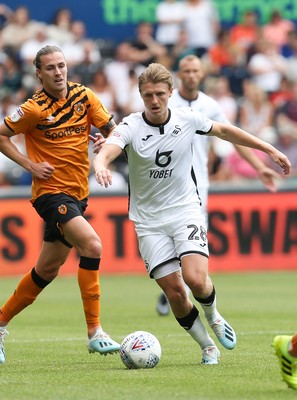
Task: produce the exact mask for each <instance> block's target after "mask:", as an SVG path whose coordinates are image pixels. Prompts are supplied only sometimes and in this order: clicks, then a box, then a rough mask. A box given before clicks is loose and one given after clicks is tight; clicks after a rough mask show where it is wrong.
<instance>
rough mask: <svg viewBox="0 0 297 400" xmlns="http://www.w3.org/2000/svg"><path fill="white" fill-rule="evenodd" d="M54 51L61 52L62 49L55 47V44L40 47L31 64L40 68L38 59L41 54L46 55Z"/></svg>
mask: <svg viewBox="0 0 297 400" xmlns="http://www.w3.org/2000/svg"><path fill="white" fill-rule="evenodd" d="M56 52H59V53H62V54H63V52H62V50H61V49H60V48H59V47H57V46H49V45H47V46H44V47H42V48H41V49H40V50H39V51H38V52H37V54H36V57H35V59H34V60H33V64H34V65H35V67H36V68H37V69H40V68H41V60H40V58H41V57H42V56H46V55H48V54H52V53H56Z"/></svg>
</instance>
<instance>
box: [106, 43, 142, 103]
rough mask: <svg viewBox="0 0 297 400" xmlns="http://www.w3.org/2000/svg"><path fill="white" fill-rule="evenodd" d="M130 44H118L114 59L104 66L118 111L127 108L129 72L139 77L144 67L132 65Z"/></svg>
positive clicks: (137, 64)
mask: <svg viewBox="0 0 297 400" xmlns="http://www.w3.org/2000/svg"><path fill="white" fill-rule="evenodd" d="M129 50H130V44H129V43H128V42H122V43H119V44H118V45H117V47H116V49H115V58H114V59H113V60H111V61H109V62H107V64H106V65H105V73H106V75H107V78H108V80H109V82H110V84H111V85H112V86H113V88H114V91H115V94H116V99H117V103H118V106H119V108H120V110H123V109H124V108H126V107H127V104H128V99H129V95H130V93H129V90H130V83H131V82H130V79H131V76H130V71H131V70H134V71H135V73H136V75H139V74H140V73H141V71H142V70H143V69H144V66H143V65H141V64H139V63H136V62H135V63H134V62H133V61H131V60H130V58H129Z"/></svg>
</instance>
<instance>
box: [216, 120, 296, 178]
mask: <svg viewBox="0 0 297 400" xmlns="http://www.w3.org/2000/svg"><path fill="white" fill-rule="evenodd" d="M212 122H213V125H212V129H211V131H210V132H209V135H213V136H217V137H219V138H220V139H223V140H227V141H229V142H231V143H234V144H239V145H242V146H247V147H251V148H253V149H258V150H261V151H263V152H264V153H267V154H268V155H269V156H270V157H271V159H272V160H273V161H274V162H275V163H276V164H278V165H279V166H280V167H281V168H282V170H283V172H284V174H285V175H289V174H290V170H291V163H290V161H289V159H288V157H287V156H286V155H285V154H283V153H282V152H281V151H279V150H277V149H276V148H275V147H274V146H272V145H271V144H270V143H267V142H265V141H264V140H261V139H259V138H257V137H256V136H254V135H251V134H250V133H248V132H246V131H244V130H243V129H240V128H238V127H237V126H234V125H230V124H222V123H218V122H215V121H212Z"/></svg>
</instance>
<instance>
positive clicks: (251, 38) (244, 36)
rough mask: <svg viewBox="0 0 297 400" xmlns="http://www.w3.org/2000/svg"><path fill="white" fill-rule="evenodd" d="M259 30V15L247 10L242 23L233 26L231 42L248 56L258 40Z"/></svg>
mask: <svg viewBox="0 0 297 400" xmlns="http://www.w3.org/2000/svg"><path fill="white" fill-rule="evenodd" d="M259 30H260V25H259V24H258V16H257V13H256V12H255V11H253V10H247V11H245V12H244V14H243V19H242V22H240V23H237V24H235V25H233V27H232V28H231V29H230V41H231V43H232V45H233V46H236V48H238V49H239V51H241V53H242V54H246V52H247V50H248V49H249V48H250V47H251V46H252V45H253V44H254V43H255V41H256V40H257V38H258V33H259Z"/></svg>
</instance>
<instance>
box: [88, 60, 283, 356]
mask: <svg viewBox="0 0 297 400" xmlns="http://www.w3.org/2000/svg"><path fill="white" fill-rule="evenodd" d="M138 83H139V90H140V94H141V97H142V99H143V102H144V106H145V111H144V112H143V113H142V112H138V113H134V114H130V115H129V116H128V117H125V118H124V119H123V121H122V122H121V123H120V124H119V125H118V126H117V127H116V128H115V129H114V130H113V132H112V134H111V136H110V137H109V138H108V139H107V141H106V143H105V144H104V145H103V146H102V149H101V150H100V152H99V154H97V155H96V157H95V159H94V170H95V176H96V179H97V181H98V183H99V184H101V185H103V186H105V187H108V185H110V184H112V177H111V171H110V170H109V169H108V165H109V164H110V163H111V162H112V161H113V160H114V159H115V158H116V157H118V156H119V155H120V154H121V152H122V150H124V151H125V153H126V156H127V160H128V165H129V186H130V192H129V197H130V198H129V218H130V219H131V220H132V221H133V222H134V225H135V230H136V233H137V237H138V241H139V249H140V253H141V256H142V258H143V260H144V263H145V266H146V269H147V272H148V274H149V276H150V277H151V278H153V279H155V280H156V282H157V283H158V285H159V286H160V288H161V289H162V290H163V291H164V293H165V294H166V296H167V298H168V301H169V303H170V306H171V309H172V312H173V314H174V316H175V318H176V320H177V322H178V323H179V324H180V325H181V326H182V327H183V328H184V329H185V330H186V331H187V332H188V333H189V334H190V335H191V337H192V338H193V339H194V340H195V341H196V342H197V343H198V344H199V346H200V348H201V350H202V363H203V364H217V363H218V362H219V357H220V352H219V350H218V348H217V346H216V344H215V342H214V341H213V339H212V338H211V337H210V335H209V334H208V332H207V330H206V328H205V327H204V325H203V323H202V320H201V318H200V315H199V311H198V309H197V308H196V306H195V305H194V304H193V303H192V301H191V300H190V298H189V296H188V295H187V292H186V289H185V285H184V283H186V284H187V285H188V286H189V288H190V289H191V292H192V294H193V297H194V298H195V300H197V302H198V303H199V304H200V306H201V307H202V309H203V311H204V314H205V317H206V320H207V322H208V324H209V325H210V327H211V329H212V330H213V332H214V333H215V335H216V337H217V339H218V340H219V342H220V343H221V345H222V346H224V347H225V348H227V349H230V350H231V349H233V348H234V347H235V345H236V334H235V332H234V330H233V328H232V327H231V325H230V324H229V323H227V322H226V320H225V319H224V318H223V317H222V316H221V315H220V313H219V311H218V310H217V307H216V293H215V289H214V286H213V284H212V281H211V279H210V277H209V275H208V255H209V253H208V245H207V231H206V221H205V218H204V215H203V214H202V212H201V205H200V198H199V196H198V191H197V186H196V184H195V181H194V179H193V176H192V143H193V140H194V137H195V135H215V136H218V137H220V138H221V139H225V140H228V141H231V142H236V143H237V144H241V145H244V146H249V147H253V148H257V149H258V150H261V151H263V152H265V153H267V154H269V155H270V157H271V158H272V159H273V161H274V162H276V163H277V164H279V165H280V166H281V167H282V169H283V171H284V173H285V175H287V174H289V172H290V166H291V164H290V161H289V160H288V158H287V157H286V156H285V155H284V154H283V153H281V152H279V151H278V150H277V149H276V148H274V147H273V146H272V145H270V144H268V143H266V142H264V141H262V140H260V139H258V138H257V137H255V136H253V135H250V134H249V133H247V132H245V131H243V130H241V129H239V128H237V127H235V126H233V125H231V124H222V123H217V122H215V121H212V120H210V119H208V118H206V117H204V116H203V115H202V114H201V113H200V112H198V111H193V110H191V109H190V108H188V107H185V108H174V109H169V108H168V100H169V97H170V96H171V94H172V90H173V80H172V76H171V74H170V72H169V71H168V70H167V69H166V68H165V67H164V66H163V65H161V64H158V63H153V64H150V65H149V66H148V67H147V68H146V69H145V70H144V71H143V72H142V73H141V74H140V76H139V78H138Z"/></svg>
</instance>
